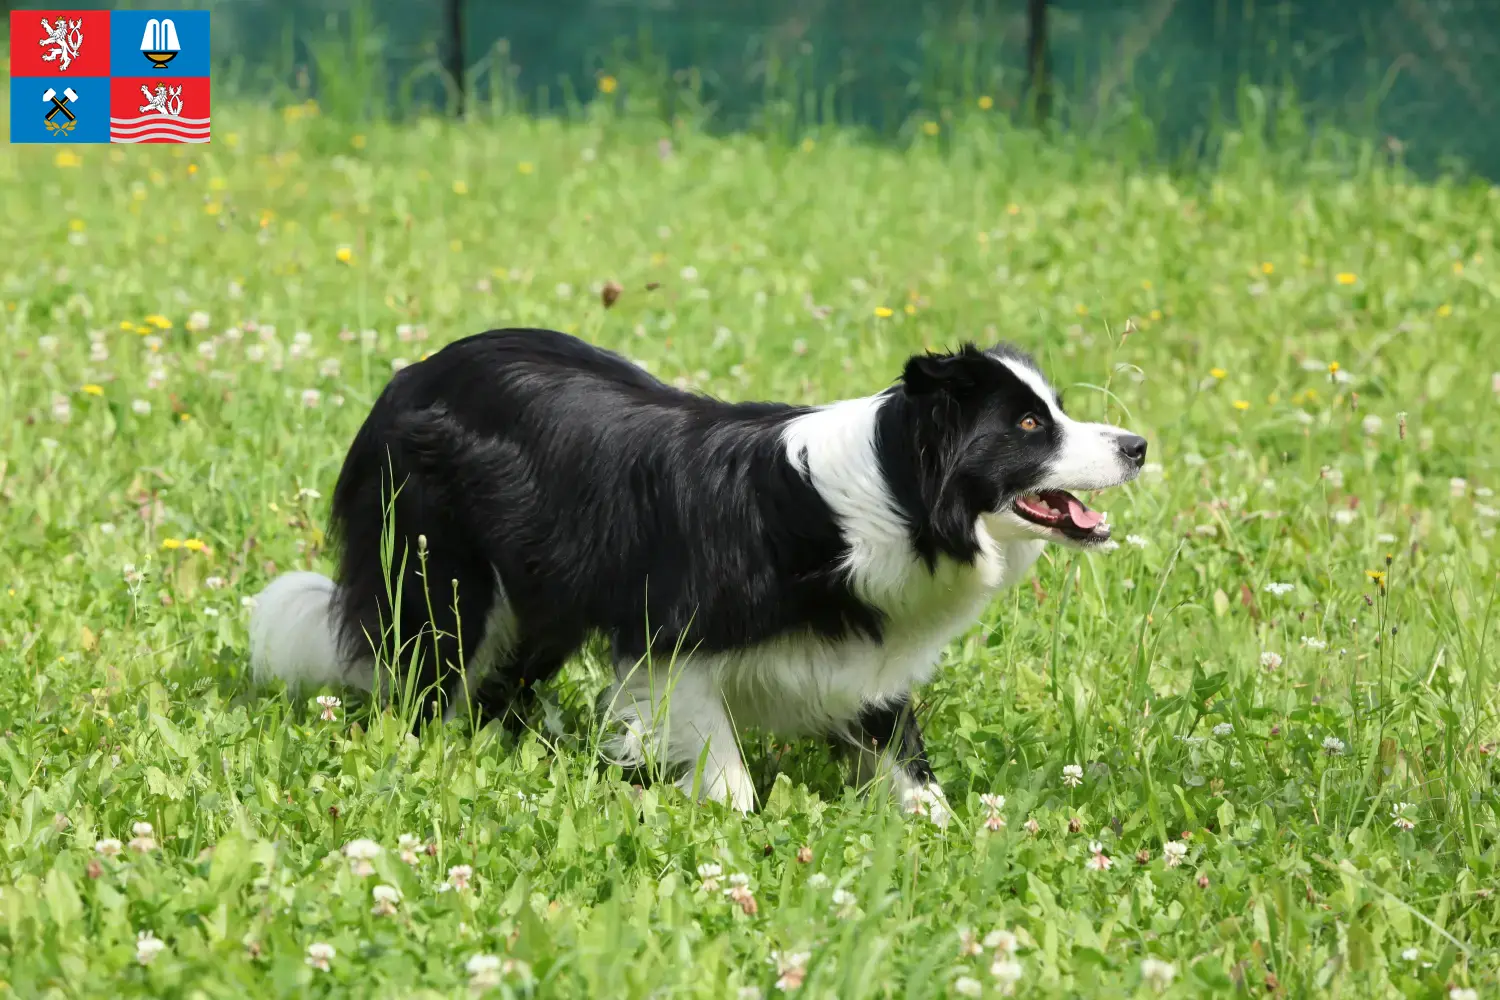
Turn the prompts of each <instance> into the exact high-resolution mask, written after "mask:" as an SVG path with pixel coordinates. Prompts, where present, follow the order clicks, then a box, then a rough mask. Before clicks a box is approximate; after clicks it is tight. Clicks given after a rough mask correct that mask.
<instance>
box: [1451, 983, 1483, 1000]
mask: <svg viewBox="0 0 1500 1000" xmlns="http://www.w3.org/2000/svg"><path fill="white" fill-rule="evenodd" d="M1448 1000H1479V991H1478V990H1475V989H1470V988H1469V987H1467V986H1455V987H1453V988H1452V989H1450V990H1449V991H1448Z"/></svg>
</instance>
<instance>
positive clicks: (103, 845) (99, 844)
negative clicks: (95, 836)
mask: <svg viewBox="0 0 1500 1000" xmlns="http://www.w3.org/2000/svg"><path fill="white" fill-rule="evenodd" d="M124 848H125V845H124V844H122V843H120V842H119V841H118V840H116V839H115V838H114V837H105V838H104V839H103V840H99V841H95V843H94V850H95V851H97V852H98V853H100V854H102V855H104V856H105V857H106V858H113V857H118V856H119V853H120V851H122V850H124Z"/></svg>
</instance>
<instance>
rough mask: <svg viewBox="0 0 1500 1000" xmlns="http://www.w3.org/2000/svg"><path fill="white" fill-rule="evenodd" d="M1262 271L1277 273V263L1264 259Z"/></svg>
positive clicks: (1261, 266) (1263, 272)
mask: <svg viewBox="0 0 1500 1000" xmlns="http://www.w3.org/2000/svg"><path fill="white" fill-rule="evenodd" d="M1260 273H1261V274H1275V273H1276V265H1275V264H1272V263H1271V262H1270V261H1264V262H1263V263H1262V264H1261V265H1260Z"/></svg>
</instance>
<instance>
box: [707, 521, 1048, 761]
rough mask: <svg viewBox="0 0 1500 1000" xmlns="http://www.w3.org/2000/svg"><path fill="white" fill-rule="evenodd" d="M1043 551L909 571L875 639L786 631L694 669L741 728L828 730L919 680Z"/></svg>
mask: <svg viewBox="0 0 1500 1000" xmlns="http://www.w3.org/2000/svg"><path fill="white" fill-rule="evenodd" d="M1040 551H1041V544H1040V543H1031V542H1024V543H1017V544H1015V545H1011V546H1005V547H1003V548H1002V547H999V546H997V547H996V549H995V550H994V551H993V555H994V556H995V557H996V563H995V564H987V563H986V562H985V561H983V560H982V561H981V564H979V565H975V566H966V567H959V566H952V565H949V566H944V567H940V569H939V571H938V572H937V573H935V574H926V573H923V574H921V575H920V576H913V577H912V580H913V581H914V582H913V584H912V585H911V586H910V587H908V588H907V589H906V590H905V591H904V592H903V593H902V594H901V595H900V600H899V601H891V602H888V603H886V605H885V606H886V609H887V614H888V619H887V624H886V628H885V632H884V635H883V636H882V639H881V641H880V642H875V641H872V640H870V639H865V638H853V637H851V638H848V639H843V640H838V641H829V640H825V639H819V638H817V637H814V636H810V635H799V636H786V637H782V638H780V639H776V640H774V641H772V642H768V643H762V644H760V645H758V646H755V647H752V648H749V649H745V650H738V651H735V652H732V653H724V654H720V655H717V656H713V657H711V658H705V659H704V661H703V662H699V663H696V664H694V667H695V668H697V669H708V670H711V671H712V672H713V674H714V677H715V680H716V682H717V685H716V686H717V687H718V689H719V691H720V692H722V694H723V696H724V701H725V706H726V707H727V708H728V709H729V711H730V713H731V714H732V716H733V718H734V723H735V725H736V727H737V728H739V727H744V726H754V727H757V728H763V729H768V730H771V731H773V732H776V733H778V734H783V735H787V736H792V735H800V734H807V733H817V732H828V731H829V730H830V729H832V728H838V727H839V726H841V725H842V724H844V723H847V722H849V721H851V720H853V719H855V718H857V717H858V716H859V715H860V713H861V712H863V711H864V710H865V709H867V708H870V707H872V706H878V705H881V704H885V703H888V702H890V701H892V700H894V699H896V698H899V697H901V696H903V695H906V694H909V693H910V692H911V689H912V687H913V686H914V685H917V684H922V683H925V682H926V681H927V680H928V679H929V678H930V677H931V676H932V673H933V671H934V669H935V668H936V666H937V662H938V658H939V657H940V656H941V654H942V651H943V647H944V646H946V645H947V644H948V643H949V642H951V641H952V640H953V639H955V638H957V637H958V636H959V635H962V634H963V633H964V632H965V631H967V630H968V629H969V628H970V627H971V626H972V625H973V624H974V623H975V621H977V620H978V618H979V616H980V615H981V614H982V613H983V611H984V608H985V606H986V605H987V604H988V603H989V600H990V598H991V597H992V596H993V594H994V592H995V590H996V588H997V587H999V586H1005V585H1008V584H1010V583H1013V582H1014V581H1015V580H1017V579H1019V577H1020V575H1021V574H1023V573H1024V572H1025V571H1026V569H1028V568H1029V567H1030V566H1031V564H1032V563H1033V562H1034V561H1035V560H1036V557H1037V555H1038V554H1039V553H1040ZM695 659H697V658H695Z"/></svg>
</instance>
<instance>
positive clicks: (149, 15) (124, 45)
mask: <svg viewBox="0 0 1500 1000" xmlns="http://www.w3.org/2000/svg"><path fill="white" fill-rule="evenodd" d="M152 21H155V22H156V24H155V25H153V26H152V32H151V34H152V38H153V41H152V45H153V46H154V47H155V48H156V49H157V50H158V51H160V52H165V51H166V50H167V37H164V36H166V35H167V34H168V33H166V32H164V31H163V29H162V26H163V25H164V24H165V23H166V22H168V21H170V22H171V23H172V27H173V28H175V29H176V35H177V51H176V54H175V55H173V56H172V58H171V59H170V60H169V61H167V62H165V63H164V64H162V68H161V69H157V68H156V67H157V63H156V62H155V61H153V60H151V59H149V58H147V56H146V55H145V53H144V51H143V49H142V47H141V46H142V43H143V42H144V41H145V36H146V27H147V25H148V24H150V23H151V22H152ZM109 73H110V76H161V77H168V76H208V11H206V10H114V11H110V14H109Z"/></svg>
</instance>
